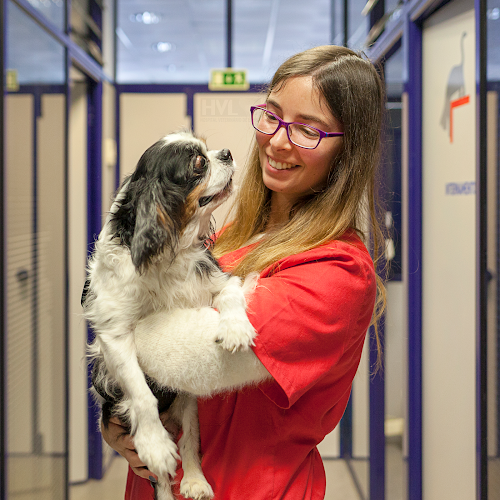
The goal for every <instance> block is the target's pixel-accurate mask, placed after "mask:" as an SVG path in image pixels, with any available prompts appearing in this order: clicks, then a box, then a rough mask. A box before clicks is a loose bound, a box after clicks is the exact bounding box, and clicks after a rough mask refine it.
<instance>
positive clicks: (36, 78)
mask: <svg viewBox="0 0 500 500" xmlns="http://www.w3.org/2000/svg"><path fill="white" fill-rule="evenodd" d="M7 19H8V22H7V23H6V30H7V41H8V43H7V44H6V45H7V64H6V69H7V70H10V71H13V72H15V74H16V76H17V81H18V82H19V84H21V85H23V84H35V83H51V84H62V83H64V81H65V71H64V66H63V61H64V48H63V47H62V45H60V44H59V43H58V42H57V41H56V40H55V39H54V38H52V37H51V36H49V35H48V34H47V33H46V32H45V31H44V30H42V28H40V27H39V26H38V25H37V24H36V23H35V22H34V21H33V20H31V19H30V18H28V17H27V16H26V15H25V14H24V13H23V12H22V11H21V10H20V9H19V8H18V7H16V5H15V4H14V3H12V2H8V3H7Z"/></svg>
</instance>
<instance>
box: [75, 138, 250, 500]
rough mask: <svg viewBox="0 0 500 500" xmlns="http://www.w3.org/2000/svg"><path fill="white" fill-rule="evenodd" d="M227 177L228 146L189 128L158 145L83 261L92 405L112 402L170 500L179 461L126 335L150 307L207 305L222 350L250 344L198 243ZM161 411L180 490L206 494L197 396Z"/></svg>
mask: <svg viewBox="0 0 500 500" xmlns="http://www.w3.org/2000/svg"><path fill="white" fill-rule="evenodd" d="M234 171H235V163H234V161H233V158H232V156H231V153H230V151H229V150H228V149H222V150H220V151H209V150H208V149H207V147H206V145H205V143H204V142H203V141H202V140H201V139H199V138H197V137H195V136H194V135H193V134H192V133H191V132H177V133H173V134H170V135H167V136H165V137H164V138H162V139H160V140H159V141H158V142H156V143H155V144H153V145H152V146H151V147H150V148H149V149H147V151H146V152H145V153H144V154H143V155H142V157H141V158H140V160H139V162H138V164H137V167H136V169H135V171H134V172H133V173H132V174H131V175H130V176H129V177H128V178H126V179H125V180H124V182H123V184H122V185H121V187H120V188H119V190H118V193H117V195H116V198H115V200H114V202H113V204H112V207H111V209H110V212H109V214H108V216H107V218H106V222H105V224H104V226H103V229H102V231H101V233H100V234H99V237H98V240H97V242H96V244H95V247H94V251H93V254H92V256H91V257H90V259H89V262H88V270H87V271H88V279H87V283H86V287H85V290H84V296H83V297H82V304H83V309H84V317H85V318H86V319H87V321H88V322H89V324H90V326H91V327H92V329H93V330H94V332H95V339H94V341H93V342H92V343H91V344H90V345H89V348H88V351H89V357H90V359H91V360H92V361H93V362H94V375H95V377H94V382H95V384H94V385H95V386H96V387H99V389H98V392H99V393H100V394H101V396H103V397H101V398H100V401H101V402H103V401H105V400H107V401H108V402H109V401H110V400H111V401H115V402H118V403H117V404H115V405H114V406H113V414H114V415H117V416H118V417H119V418H120V419H121V420H123V421H124V422H126V423H128V424H129V426H130V431H131V434H132V435H133V436H134V444H135V447H136V450H137V453H138V455H139V458H140V459H141V460H142V461H143V462H144V463H145V464H146V465H147V467H148V469H149V470H151V471H152V472H154V473H155V474H157V475H158V478H159V480H158V483H157V485H156V488H155V489H156V495H157V499H158V500H173V498H174V497H173V494H172V492H171V482H170V477H169V476H172V477H174V476H175V473H176V468H177V459H178V458H179V455H178V454H177V446H176V444H175V442H174V440H173V439H172V436H171V435H170V434H169V433H168V432H167V431H166V430H165V428H164V427H163V425H162V423H161V421H160V418H159V410H158V400H157V398H155V396H154V395H153V392H152V390H151V389H150V388H149V387H148V383H147V381H146V377H145V375H144V373H143V372H142V370H141V368H140V366H139V363H138V359H137V353H136V350H135V343H134V329H135V326H136V324H137V322H138V321H139V320H140V319H141V318H144V317H145V316H147V315H148V314H150V313H152V312H154V311H157V310H173V309H175V308H199V307H203V306H212V307H214V308H216V309H217V310H218V311H219V317H220V323H219V328H218V338H217V340H215V341H216V342H218V343H220V345H221V347H222V348H224V349H228V350H230V351H235V350H238V349H242V350H243V349H248V348H249V346H250V345H252V344H253V339H254V337H255V330H254V328H253V327H252V325H251V323H250V322H249V320H248V317H247V315H246V310H245V306H246V303H245V293H244V288H243V284H242V282H241V280H240V278H238V277H236V276H231V275H230V274H227V273H225V272H223V271H222V270H221V268H220V267H219V265H218V264H217V261H216V260H215V258H214V257H213V256H212V254H211V252H210V245H208V244H207V241H209V240H208V238H209V236H210V234H211V223H210V221H211V216H212V212H213V211H214V210H215V208H217V207H218V206H219V205H220V204H221V203H222V202H224V201H225V200H226V199H227V198H228V197H229V196H230V194H231V191H232V178H233V174H234ZM149 382H150V385H151V383H152V381H151V380H149ZM153 385H154V384H153ZM157 389H158V388H157ZM166 394H167V400H168V399H169V396H168V391H167V393H166ZM157 395H158V394H157ZM170 399H173V398H170ZM170 403H171V400H169V401H168V403H167V405H168V404H170ZM170 414H171V416H172V417H174V418H177V419H179V420H180V423H181V425H182V429H183V434H182V437H181V440H180V441H179V449H180V455H181V456H180V458H181V460H182V466H183V470H184V477H183V479H182V482H181V485H180V491H181V494H182V495H183V496H185V497H186V498H193V499H197V500H198V499H202V498H212V497H213V491H212V488H211V486H210V484H209V483H208V482H207V481H206V479H205V477H204V476H203V473H202V470H201V464H200V457H199V424H198V413H197V402H196V398H195V397H194V396H191V395H188V394H178V395H176V397H175V401H174V402H173V404H172V407H171V409H170Z"/></svg>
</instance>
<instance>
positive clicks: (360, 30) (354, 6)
mask: <svg viewBox="0 0 500 500" xmlns="http://www.w3.org/2000/svg"><path fill="white" fill-rule="evenodd" d="M365 5H366V1H365V0H350V1H349V2H348V11H349V16H348V25H349V26H348V36H347V46H348V47H350V48H351V49H354V50H363V49H364V48H365V41H366V37H367V35H368V31H369V20H370V16H364V15H363V14H361V11H362V10H363V7H364V6H365Z"/></svg>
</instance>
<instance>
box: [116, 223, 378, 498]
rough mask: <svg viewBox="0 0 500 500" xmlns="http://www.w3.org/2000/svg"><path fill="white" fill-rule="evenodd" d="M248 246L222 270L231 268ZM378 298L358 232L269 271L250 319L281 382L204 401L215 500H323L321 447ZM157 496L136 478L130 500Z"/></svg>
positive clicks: (203, 430)
mask: <svg viewBox="0 0 500 500" xmlns="http://www.w3.org/2000/svg"><path fill="white" fill-rule="evenodd" d="M249 248H251V247H245V248H242V249H239V250H237V251H235V252H232V253H230V254H227V255H225V256H224V257H223V258H221V259H220V263H221V265H222V266H223V267H224V268H225V269H226V270H230V269H231V268H232V267H233V265H234V264H235V263H236V262H237V261H238V260H239V259H241V258H242V257H243V256H244V255H245V254H246V252H248V250H249ZM273 269H274V272H273ZM375 295H376V281H375V272H374V268H373V262H372V260H371V257H370V255H369V254H368V251H367V250H366V248H365V246H364V245H363V243H362V242H361V240H360V239H359V237H358V236H357V235H356V234H355V233H354V232H350V233H349V234H347V235H346V236H345V237H344V238H343V240H342V241H333V242H330V243H328V244H325V245H322V246H321V247H318V248H315V249H313V250H309V251H307V252H303V253H300V254H297V255H293V256H291V257H286V258H284V259H281V260H280V261H279V263H278V267H277V268H276V267H274V268H268V269H265V270H264V271H263V272H262V273H261V275H260V280H259V286H258V287H257V289H256V290H255V292H254V294H253V295H252V297H251V299H250V301H249V306H248V316H249V318H250V321H251V322H252V324H253V326H254V327H255V329H256V331H257V332H258V337H257V339H256V346H255V347H254V348H253V350H254V352H255V354H256V355H257V356H258V357H259V359H260V361H261V362H262V363H263V364H264V366H265V367H266V368H267V370H268V371H269V373H270V374H271V375H272V377H273V378H272V381H267V382H264V383H262V384H259V385H258V386H253V387H247V388H244V389H242V390H239V391H234V392H230V393H226V394H221V395H216V396H213V397H211V398H208V399H199V400H198V409H199V420H200V438H201V452H202V455H203V458H202V468H203V472H204V474H205V477H206V478H207V480H208V482H209V483H210V484H211V486H212V488H213V490H214V493H215V500H241V499H245V500H278V499H286V500H322V499H323V498H324V494H325V486H326V481H325V472H324V468H323V463H322V460H321V457H320V455H319V452H318V450H317V448H316V445H317V444H318V443H319V442H321V441H322V440H323V438H324V437H325V436H326V435H327V434H328V433H330V432H331V431H332V430H333V429H334V427H335V426H336V425H337V424H338V423H339V421H340V419H341V417H342V414H343V413H344V410H345V407H346V405H347V402H348V399H349V394H350V391H351V385H352V380H353V378H354V375H355V373H356V370H357V367H358V364H359V360H360V357H361V351H362V348H363V343H364V339H365V333H366V331H367V329H368V326H369V323H370V320H371V317H372V312H373V307H374V303H375ZM181 474H182V471H181V470H179V477H178V478H177V479H178V482H180V478H181V477H182V475H181ZM152 498H153V494H152V488H151V486H150V484H149V481H147V480H144V479H142V478H140V477H138V476H136V475H135V474H134V472H133V471H132V470H129V476H128V480H127V490H126V493H125V499H126V500H146V499H147V500H151V499H152ZM179 498H181V497H179Z"/></svg>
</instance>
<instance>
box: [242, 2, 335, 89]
mask: <svg viewBox="0 0 500 500" xmlns="http://www.w3.org/2000/svg"><path fill="white" fill-rule="evenodd" d="M233 16H234V17H233V66H234V67H235V68H236V67H237V68H243V69H246V70H247V71H248V78H249V80H250V82H252V83H262V82H268V81H269V80H270V79H271V78H272V76H273V74H274V71H275V70H276V69H277V67H278V66H279V65H280V64H281V63H282V62H283V61H284V60H285V59H286V58H287V57H290V56H291V55H293V54H295V53H297V52H300V51H301V50H305V49H308V48H311V47H315V46H318V45H326V44H328V43H330V42H331V40H330V37H331V2H330V1H329V0H317V1H316V2H314V4H311V3H308V2H304V1H303V0H288V1H286V2H280V1H279V0H273V1H272V2H269V1H268V0H255V1H252V2H248V1H246V0H234V4H233Z"/></svg>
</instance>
